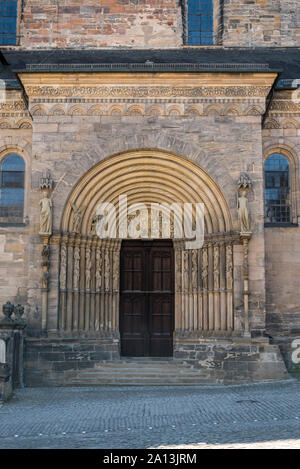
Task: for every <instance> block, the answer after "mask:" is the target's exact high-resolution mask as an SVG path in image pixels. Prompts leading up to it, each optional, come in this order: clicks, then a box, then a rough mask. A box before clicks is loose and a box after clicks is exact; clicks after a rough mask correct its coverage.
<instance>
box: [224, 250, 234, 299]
mask: <svg viewBox="0 0 300 469" xmlns="http://www.w3.org/2000/svg"><path fill="white" fill-rule="evenodd" d="M232 275H233V263H232V246H226V287H227V290H232V283H233V278H232Z"/></svg>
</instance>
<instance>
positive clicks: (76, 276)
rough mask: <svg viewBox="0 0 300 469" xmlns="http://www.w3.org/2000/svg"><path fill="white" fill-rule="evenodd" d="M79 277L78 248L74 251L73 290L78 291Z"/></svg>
mask: <svg viewBox="0 0 300 469" xmlns="http://www.w3.org/2000/svg"><path fill="white" fill-rule="evenodd" d="M79 277H80V248H79V247H78V246H76V247H75V249H74V266H73V288H74V289H76V290H78V288H79Z"/></svg>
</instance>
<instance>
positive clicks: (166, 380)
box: [64, 357, 214, 386]
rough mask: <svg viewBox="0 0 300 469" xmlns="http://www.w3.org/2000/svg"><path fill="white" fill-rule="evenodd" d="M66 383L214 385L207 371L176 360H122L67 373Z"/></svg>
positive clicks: (101, 363)
mask: <svg viewBox="0 0 300 469" xmlns="http://www.w3.org/2000/svg"><path fill="white" fill-rule="evenodd" d="M64 376H65V380H66V384H69V385H72V384H81V385H84V384H94V385H97V384H99V385H101V384H115V385H118V384H119V385H121V384H122V385H148V386H149V385H155V386H156V385H175V384H180V385H184V384H187V385H188V384H191V385H192V384H194V385H197V384H203V383H213V382H214V381H213V380H212V379H211V377H210V376H209V373H208V372H207V371H206V370H195V369H193V368H192V367H191V366H190V365H188V364H187V363H184V362H181V361H180V360H175V359H173V358H170V359H165V358H163V359H162V358H158V359H155V358H154V359H153V358H149V357H146V358H145V357H142V358H139V359H135V358H123V359H121V360H118V361H110V362H99V363H98V365H97V366H96V367H95V368H87V369H82V370H81V371H77V372H74V371H65V374H64Z"/></svg>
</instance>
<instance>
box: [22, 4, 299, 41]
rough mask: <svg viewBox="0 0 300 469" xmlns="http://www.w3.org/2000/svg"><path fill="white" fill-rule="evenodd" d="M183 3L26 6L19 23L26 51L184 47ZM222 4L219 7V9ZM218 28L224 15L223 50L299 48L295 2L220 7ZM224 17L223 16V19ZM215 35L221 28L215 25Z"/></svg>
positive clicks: (217, 20) (216, 10) (219, 38)
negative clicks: (257, 47) (266, 47)
mask: <svg viewBox="0 0 300 469" xmlns="http://www.w3.org/2000/svg"><path fill="white" fill-rule="evenodd" d="M185 1H186V0H183V1H182V2H180V1H179V0H167V1H162V0H103V1H102V2H101V5H99V2H97V1H95V0H88V1H86V2H80V1H78V0H66V1H65V2H63V3H62V2H53V1H51V0H44V1H43V2H38V1H37V0H24V1H23V2H21V3H22V16H21V22H20V35H21V45H22V46H23V47H26V48H51V47H61V48H76V47H77V48H78V47H79V48H97V47H106V48H107V47H135V48H143V47H145V48H151V47H154V48H167V47H180V46H182V45H183V40H184V39H183V38H184V31H185V34H186V25H185V23H184V21H183V20H182V18H184V16H185V15H184V5H185ZM219 1H220V3H221V6H220V5H219ZM216 4H217V6H216V7H215V12H216V15H215V16H216V18H215V22H218V23H219V21H220V19H221V18H222V14H223V23H224V27H223V30H224V34H223V41H222V38H221V37H217V36H218V34H217V33H216V43H218V44H219V43H220V44H222V42H223V45H225V46H246V47H247V46H297V45H299V44H300V5H299V2H298V1H297V0H293V1H292V0H253V1H251V2H249V1H248V0H230V1H227V2H223V6H222V0H217V1H216ZM220 12H223V13H222V14H221V13H220ZM215 30H216V31H221V30H222V28H220V27H219V24H218V25H215Z"/></svg>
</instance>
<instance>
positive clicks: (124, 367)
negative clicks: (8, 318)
mask: <svg viewBox="0 0 300 469" xmlns="http://www.w3.org/2000/svg"><path fill="white" fill-rule="evenodd" d="M93 369H95V370H98V369H99V370H100V369H101V370H102V369H111V370H118V369H120V370H144V369H145V370H161V371H168V370H170V371H173V370H178V369H184V370H192V367H191V366H188V365H186V366H184V365H181V366H179V365H173V366H161V365H158V364H157V365H154V364H152V365H149V366H148V365H147V364H146V363H144V364H143V365H139V366H136V365H131V364H128V363H123V364H119V363H118V364H117V363H116V364H114V365H107V364H105V363H103V364H102V363H100V364H96V365H95V368H93Z"/></svg>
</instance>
